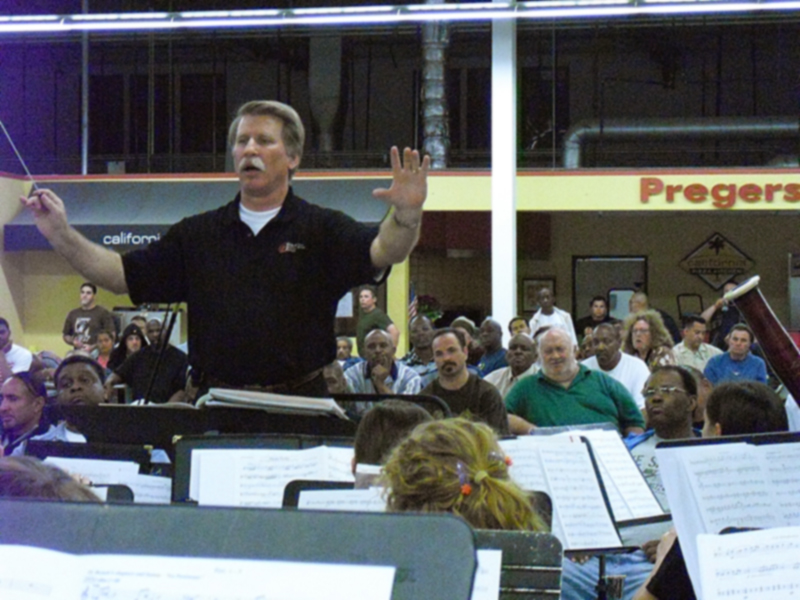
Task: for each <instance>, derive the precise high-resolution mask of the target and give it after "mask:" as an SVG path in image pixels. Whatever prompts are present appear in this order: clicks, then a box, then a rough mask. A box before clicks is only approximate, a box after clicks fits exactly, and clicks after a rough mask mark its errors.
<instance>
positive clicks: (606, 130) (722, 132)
mask: <svg viewBox="0 0 800 600" xmlns="http://www.w3.org/2000/svg"><path fill="white" fill-rule="evenodd" d="M798 135H800V122H798V119H797V117H713V118H699V119H603V120H602V121H601V120H590V121H580V122H578V123H576V124H575V125H573V126H572V127H570V128H569V130H568V131H567V134H566V136H565V138H564V168H565V169H579V168H580V167H581V164H582V159H583V147H584V145H585V144H586V142H589V141H596V140H599V139H604V138H608V139H614V140H634V139H635V140H643V139H648V140H658V139H682V138H694V139H717V140H723V139H732V138H734V139H741V138H776V137H796V136H798Z"/></svg>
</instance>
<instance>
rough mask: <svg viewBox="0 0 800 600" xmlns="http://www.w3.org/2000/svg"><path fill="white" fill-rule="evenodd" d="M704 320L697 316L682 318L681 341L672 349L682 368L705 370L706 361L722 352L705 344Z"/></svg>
mask: <svg viewBox="0 0 800 600" xmlns="http://www.w3.org/2000/svg"><path fill="white" fill-rule="evenodd" d="M706 331H707V329H706V320H705V319H704V318H703V317H698V316H697V315H688V316H686V317H684V318H683V331H682V335H683V341H682V342H681V343H680V344H678V345H677V346H674V347H673V348H672V354H674V355H675V360H676V362H677V363H678V364H679V365H681V366H682V367H694V368H695V369H697V370H698V371H703V370H704V369H705V368H706V364H707V363H708V361H709V360H710V359H711V358H713V357H715V356H717V355H718V354H722V350H720V349H719V348H717V347H716V346H712V345H711V344H706V343H705V339H706Z"/></svg>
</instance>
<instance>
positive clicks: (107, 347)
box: [95, 329, 114, 369]
mask: <svg viewBox="0 0 800 600" xmlns="http://www.w3.org/2000/svg"><path fill="white" fill-rule="evenodd" d="M113 351H114V334H113V333H112V332H111V331H108V330H107V329H103V330H102V331H99V332H97V357H96V358H95V360H96V361H97V364H99V365H100V366H101V367H103V368H104V369H106V368H108V361H109V359H110V358H111V353H112V352H113Z"/></svg>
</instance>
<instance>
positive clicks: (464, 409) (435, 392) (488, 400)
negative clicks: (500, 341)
mask: <svg viewBox="0 0 800 600" xmlns="http://www.w3.org/2000/svg"><path fill="white" fill-rule="evenodd" d="M433 358H434V360H435V361H436V366H437V370H438V373H439V375H438V376H437V378H436V379H434V380H433V381H432V382H431V383H430V384H428V385H427V386H425V389H423V390H422V392H420V393H421V394H424V395H429V396H438V397H439V398H441V399H442V400H444V401H445V402H446V403H447V405H448V406H449V407H450V410H451V411H452V412H453V414H454V415H464V416H469V417H470V418H473V419H477V420H479V421H483V422H484V423H487V424H488V425H489V426H490V427H492V428H493V429H494V430H495V431H497V432H498V433H500V434H505V433H508V416H507V414H506V407H505V406H504V405H503V398H502V397H501V396H500V392H498V391H497V388H495V387H494V386H493V385H492V384H490V383H486V382H485V381H483V380H482V379H481V378H480V377H478V376H477V375H475V374H474V373H470V372H469V371H468V370H467V341H466V339H465V338H464V335H463V334H462V333H461V331H459V330H458V329H439V330H438V331H437V332H436V333H435V334H434V336H433Z"/></svg>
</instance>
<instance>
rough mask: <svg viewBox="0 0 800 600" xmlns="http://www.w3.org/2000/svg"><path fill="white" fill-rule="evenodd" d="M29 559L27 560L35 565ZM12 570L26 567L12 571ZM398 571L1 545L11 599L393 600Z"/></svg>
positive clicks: (3, 583) (0, 569) (0, 564)
mask: <svg viewBox="0 0 800 600" xmlns="http://www.w3.org/2000/svg"><path fill="white" fill-rule="evenodd" d="M22 559H27V567H24V566H23V563H24V561H23V560H22ZM9 564H10V565H12V566H17V567H20V569H18V570H16V571H9V569H8V568H7V567H8V565H9ZM394 572H395V568H394V567H390V566H363V565H345V564H336V565H332V564H322V563H298V562H287V561H260V560H234V559H210V558H183V557H172V556H135V555H125V556H121V555H86V556H85V557H81V556H74V555H70V554H63V553H60V552H53V551H50V550H42V549H39V548H29V547H21V546H0V591H2V597H3V599H4V600H42V599H48V598H53V599H57V600H79V599H85V600H101V599H102V600H287V599H288V598H291V599H293V600H318V599H319V598H326V599H327V600H351V599H352V598H359V599H364V600H390V598H391V594H392V585H393V582H394ZM48 573H49V574H50V576H48ZM54 573H56V574H57V576H53V574H54ZM71 573H72V574H73V575H70V574H71Z"/></svg>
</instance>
